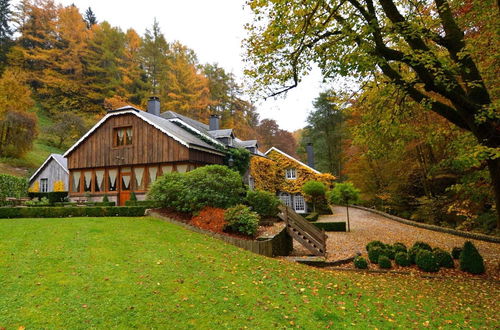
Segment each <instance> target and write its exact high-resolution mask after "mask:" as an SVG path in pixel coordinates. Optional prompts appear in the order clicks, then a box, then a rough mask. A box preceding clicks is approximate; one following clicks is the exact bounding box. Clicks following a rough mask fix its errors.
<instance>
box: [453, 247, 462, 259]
mask: <svg viewBox="0 0 500 330" xmlns="http://www.w3.org/2000/svg"><path fill="white" fill-rule="evenodd" d="M460 253H462V248H461V247H459V246H455V247H454V248H453V249H452V250H451V256H452V257H453V259H459V258H460Z"/></svg>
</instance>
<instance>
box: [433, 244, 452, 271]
mask: <svg viewBox="0 0 500 330" xmlns="http://www.w3.org/2000/svg"><path fill="white" fill-rule="evenodd" d="M433 252H434V257H435V258H436V261H437V263H438V265H439V267H445V268H453V267H455V264H454V263H453V258H452V257H451V254H449V253H448V252H447V251H445V250H443V249H440V248H436V249H434V251H433Z"/></svg>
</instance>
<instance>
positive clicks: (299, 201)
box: [293, 195, 306, 213]
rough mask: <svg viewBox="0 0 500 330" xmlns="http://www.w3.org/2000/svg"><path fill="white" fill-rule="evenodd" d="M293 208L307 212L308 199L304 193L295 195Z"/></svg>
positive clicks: (296, 210)
mask: <svg viewBox="0 0 500 330" xmlns="http://www.w3.org/2000/svg"><path fill="white" fill-rule="evenodd" d="M293 209H294V210H295V212H297V213H305V212H306V200H305V199H304V196H302V195H295V196H293Z"/></svg>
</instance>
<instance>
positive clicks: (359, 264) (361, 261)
mask: <svg viewBox="0 0 500 330" xmlns="http://www.w3.org/2000/svg"><path fill="white" fill-rule="evenodd" d="M354 267H356V268H358V269H367V268H368V262H367V261H366V259H365V258H363V257H361V256H357V257H356V258H354Z"/></svg>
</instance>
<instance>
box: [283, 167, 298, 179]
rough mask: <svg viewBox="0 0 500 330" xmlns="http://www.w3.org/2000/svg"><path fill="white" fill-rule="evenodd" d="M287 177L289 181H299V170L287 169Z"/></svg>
mask: <svg viewBox="0 0 500 330" xmlns="http://www.w3.org/2000/svg"><path fill="white" fill-rule="evenodd" d="M285 177H286V178H287V179H288V180H295V179H297V169H296V168H294V167H291V168H287V169H286V171H285Z"/></svg>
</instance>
